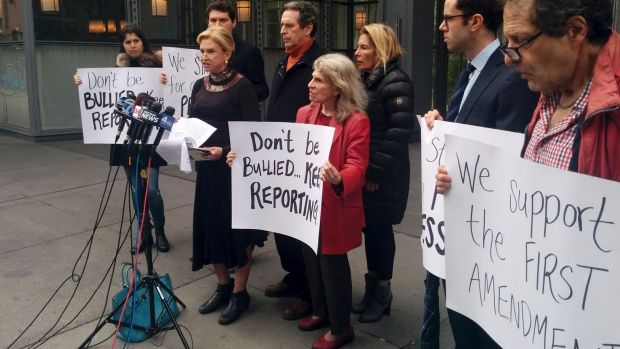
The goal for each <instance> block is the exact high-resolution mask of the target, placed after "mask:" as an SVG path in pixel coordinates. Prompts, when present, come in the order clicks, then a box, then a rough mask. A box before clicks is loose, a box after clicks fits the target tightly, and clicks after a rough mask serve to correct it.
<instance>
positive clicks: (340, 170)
mask: <svg viewBox="0 0 620 349" xmlns="http://www.w3.org/2000/svg"><path fill="white" fill-rule="evenodd" d="M308 89H309V99H310V102H311V103H310V104H309V105H307V106H304V107H302V108H300V109H299V111H297V122H298V123H303V124H312V125H322V126H331V127H333V128H334V129H335V131H334V138H333V140H332V145H331V148H330V152H329V159H328V160H327V161H326V162H325V164H324V165H323V167H322V168H321V172H320V178H321V180H322V181H323V182H324V184H325V185H323V205H322V207H321V225H320V229H319V250H318V256H317V255H316V254H315V253H314V251H313V250H312V248H310V247H309V246H307V245H303V247H302V250H303V255H304V262H305V265H306V271H307V275H308V284H309V286H310V294H311V298H312V310H313V314H312V315H310V316H308V317H306V318H304V319H302V320H301V321H299V323H298V325H297V326H298V327H299V328H300V329H301V330H303V331H313V330H316V329H319V328H323V327H327V326H330V331H329V332H327V333H326V334H325V335H322V336H320V337H318V338H317V339H316V340H315V341H314V343H313V345H312V348H315V349H318V348H320V349H331V348H339V347H341V346H343V345H345V344H347V343H349V342H351V341H352V340H353V339H354V337H355V334H354V332H353V327H351V292H352V291H351V288H352V286H351V268H350V267H349V259H348V257H347V253H348V252H349V251H350V250H352V249H354V248H356V247H359V246H360V245H361V244H362V234H361V231H362V228H363V227H364V209H363V207H362V188H363V186H364V173H365V171H366V167H367V166H368V144H369V139H370V123H369V121H368V117H367V116H366V114H365V113H364V111H363V110H364V107H365V106H366V93H365V92H364V88H363V87H362V82H361V80H360V77H359V73H358V72H357V69H356V68H355V65H354V64H353V62H352V61H351V60H350V59H349V58H347V57H345V56H343V55H341V54H326V55H323V56H321V57H319V58H317V60H316V61H315V62H314V71H313V73H312V80H311V81H310V83H309V84H308ZM234 159H235V153H233V152H230V153H229V154H228V156H227V163H228V165H229V166H232V162H233V161H234Z"/></svg>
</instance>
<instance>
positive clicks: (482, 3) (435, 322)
mask: <svg viewBox="0 0 620 349" xmlns="http://www.w3.org/2000/svg"><path fill="white" fill-rule="evenodd" d="M443 18H444V19H443V21H442V22H441V24H440V25H439V30H441V31H442V32H443V35H444V42H445V43H446V45H447V47H448V51H450V52H451V53H462V54H464V55H465V56H466V57H467V60H468V62H469V63H468V65H467V68H466V69H465V70H463V72H461V75H460V77H459V79H458V82H457V85H456V86H455V89H454V94H453V96H452V100H451V101H450V107H449V109H448V113H447V115H446V117H445V118H444V117H443V116H442V115H440V113H439V112H438V111H437V110H431V111H429V112H428V113H426V115H424V118H425V119H426V123H427V125H428V126H429V128H432V126H433V122H434V121H435V120H444V119H445V120H447V121H452V122H458V123H464V124H468V125H474V126H482V127H489V128H495V129H501V130H507V131H517V132H524V130H525V126H526V125H527V122H528V120H529V118H530V116H531V115H532V112H533V110H534V107H535V105H536V102H537V100H538V97H539V95H538V94H537V93H534V92H532V91H530V90H529V89H528V87H527V82H526V81H525V80H523V79H522V78H521V77H520V74H519V73H518V72H517V71H516V69H514V67H510V66H507V65H505V64H504V55H503V53H502V52H501V51H500V50H499V46H500V44H499V41H498V40H497V34H496V33H497V30H498V29H499V26H500V25H501V24H502V5H501V4H500V3H499V1H497V0H446V2H445V5H444V16H443ZM439 171H440V172H441V171H445V168H442V167H440V169H439ZM448 234H449V233H448ZM453 253H454V252H453ZM457 253H458V252H457ZM448 282H450V280H448ZM425 283H426V294H425V296H424V302H425V309H424V310H425V314H424V321H423V324H422V338H421V344H422V348H439V305H438V299H439V297H438V290H439V278H437V277H436V276H435V275H433V274H431V273H427V277H426V281H425ZM448 316H449V318H450V325H451V326H452V333H453V334H454V340H455V343H456V348H457V349H461V348H499V346H498V345H497V344H496V343H495V342H494V341H493V339H491V338H490V337H489V335H488V334H486V332H485V331H484V330H483V329H482V328H481V327H480V326H478V325H477V324H476V323H475V322H473V321H472V320H470V319H469V318H467V317H465V316H463V315H461V314H459V313H457V312H455V311H452V310H450V309H448Z"/></svg>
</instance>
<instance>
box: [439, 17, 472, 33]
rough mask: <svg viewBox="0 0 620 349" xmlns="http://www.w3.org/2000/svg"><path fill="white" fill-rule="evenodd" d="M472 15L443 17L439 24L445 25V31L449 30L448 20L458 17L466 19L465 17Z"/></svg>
mask: <svg viewBox="0 0 620 349" xmlns="http://www.w3.org/2000/svg"><path fill="white" fill-rule="evenodd" d="M471 16H472V15H470V14H462V15H454V16H443V20H442V21H441V23H445V24H446V29H448V30H449V29H450V27H449V26H448V22H450V20H452V19H453V18H458V17H463V18H467V17H471Z"/></svg>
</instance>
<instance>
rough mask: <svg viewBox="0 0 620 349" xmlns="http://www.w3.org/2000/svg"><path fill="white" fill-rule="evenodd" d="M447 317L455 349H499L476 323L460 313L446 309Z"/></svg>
mask: <svg viewBox="0 0 620 349" xmlns="http://www.w3.org/2000/svg"><path fill="white" fill-rule="evenodd" d="M448 318H450V326H451V327H452V334H453V335H454V344H456V346H455V348H456V349H470V348H479V349H501V348H502V347H500V346H499V345H498V344H497V343H495V341H494V340H493V338H491V336H489V335H488V334H487V333H486V332H485V331H484V330H483V329H482V327H480V326H479V325H478V324H477V323H475V322H474V321H473V320H471V319H470V318H468V317H467V316H465V315H462V314H461V313H458V312H456V311H454V310H451V309H448Z"/></svg>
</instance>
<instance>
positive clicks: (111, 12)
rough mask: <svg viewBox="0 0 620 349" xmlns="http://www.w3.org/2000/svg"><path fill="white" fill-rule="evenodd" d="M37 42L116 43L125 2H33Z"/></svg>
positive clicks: (87, 0) (60, 0)
mask: <svg viewBox="0 0 620 349" xmlns="http://www.w3.org/2000/svg"><path fill="white" fill-rule="evenodd" d="M32 9H33V14H34V29H35V39H36V40H42V41H98V42H108V41H109V42H117V41H118V39H117V38H118V37H117V35H118V34H117V32H118V30H120V28H121V27H122V26H123V25H124V24H125V18H126V14H125V11H126V8H125V1H124V0H72V1H62V0H33V2H32Z"/></svg>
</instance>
